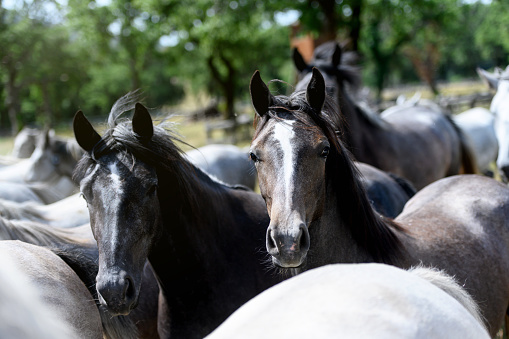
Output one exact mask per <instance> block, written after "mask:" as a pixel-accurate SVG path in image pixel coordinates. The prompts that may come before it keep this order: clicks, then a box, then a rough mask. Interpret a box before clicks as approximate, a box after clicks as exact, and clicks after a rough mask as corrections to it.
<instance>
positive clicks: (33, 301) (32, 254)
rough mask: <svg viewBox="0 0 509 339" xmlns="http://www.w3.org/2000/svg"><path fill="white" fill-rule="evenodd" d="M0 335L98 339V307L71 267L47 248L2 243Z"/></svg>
mask: <svg viewBox="0 0 509 339" xmlns="http://www.w3.org/2000/svg"><path fill="white" fill-rule="evenodd" d="M0 257H1V258H2V264H1V265H0V337H1V338H3V339H17V338H24V339H50V338H51V339H67V338H71V339H72V338H76V339H77V338H97V339H100V338H102V337H103V330H102V326H101V318H100V315H99V311H98V309H97V306H96V304H95V302H94V299H93V297H92V295H91V294H90V292H89V291H88V290H87V288H86V287H85V285H84V284H83V282H82V281H81V280H80V278H79V277H78V276H77V275H76V274H75V273H74V271H72V270H71V268H70V267H69V266H68V265H67V264H66V263H65V262H64V261H63V260H62V259H60V258H59V257H58V256H57V255H55V254H54V253H53V252H51V251H50V250H48V249H46V248H43V247H39V246H34V245H30V244H26V243H23V242H20V241H1V242H0Z"/></svg>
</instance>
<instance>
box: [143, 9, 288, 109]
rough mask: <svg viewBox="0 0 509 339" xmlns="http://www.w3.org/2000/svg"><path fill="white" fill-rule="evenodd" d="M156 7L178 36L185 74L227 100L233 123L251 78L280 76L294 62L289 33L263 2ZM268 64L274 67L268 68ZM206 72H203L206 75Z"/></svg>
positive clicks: (175, 47)
mask: <svg viewBox="0 0 509 339" xmlns="http://www.w3.org/2000/svg"><path fill="white" fill-rule="evenodd" d="M159 6H160V4H159V3H154V4H152V7H151V8H153V9H155V10H156V11H158V12H160V13H162V14H163V15H164V16H165V18H166V20H167V21H166V22H167V24H168V26H169V27H171V31H170V30H169V31H168V32H167V34H177V36H178V44H176V45H175V46H174V47H172V48H173V49H176V50H178V51H180V52H181V53H182V56H181V59H180V62H181V64H180V67H179V71H180V75H181V76H183V77H184V78H187V79H190V80H191V82H193V83H194V86H196V84H200V85H202V86H203V85H206V86H208V88H209V90H210V91H211V92H212V93H221V94H222V96H223V97H224V99H225V106H226V108H225V117H226V118H228V119H233V118H234V116H235V114H236V112H235V99H236V98H237V97H238V95H239V94H241V93H243V94H246V93H247V91H246V90H247V84H248V83H249V79H250V77H251V75H252V73H253V72H254V71H255V70H256V69H257V68H258V67H260V66H261V65H264V68H265V69H264V70H263V71H264V73H265V74H267V73H269V74H270V73H272V74H274V73H277V69H278V68H279V67H280V66H281V65H282V63H284V62H285V61H289V60H290V59H289V55H290V54H289V48H288V31H287V29H286V28H283V27H280V26H278V25H277V24H276V23H275V22H274V19H273V16H272V13H271V12H267V10H266V8H265V7H264V4H263V2H248V1H242V0H240V1H238V2H237V1H225V0H221V1H212V0H200V1H195V2H193V3H185V4H183V3H182V2H180V1H169V2H168V4H167V5H166V6H163V7H159ZM267 65H272V66H271V67H267ZM205 69H206V70H207V71H206V72H204V70H205Z"/></svg>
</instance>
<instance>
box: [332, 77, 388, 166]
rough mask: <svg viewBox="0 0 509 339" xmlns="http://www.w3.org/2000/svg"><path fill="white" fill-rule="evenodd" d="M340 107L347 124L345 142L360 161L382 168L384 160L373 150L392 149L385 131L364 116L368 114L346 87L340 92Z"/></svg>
mask: <svg viewBox="0 0 509 339" xmlns="http://www.w3.org/2000/svg"><path fill="white" fill-rule="evenodd" d="M338 105H339V111H340V114H341V116H342V117H343V118H344V120H346V122H347V126H346V129H345V131H344V133H345V137H344V138H343V139H344V140H343V142H345V143H346V145H347V147H348V149H349V150H350V152H351V153H352V154H353V155H354V156H355V158H356V159H357V160H358V161H361V162H366V163H369V164H371V165H373V166H375V167H380V166H381V163H380V161H381V160H382V159H380V157H379V155H378V153H377V150H374V149H373V145H377V146H378V148H379V149H385V148H387V147H389V148H390V144H388V143H387V142H388V141H389V140H390V138H387V137H386V134H385V133H386V132H385V131H384V129H382V128H380V127H379V126H375V125H374V124H373V123H372V122H370V121H369V119H368V118H367V117H364V116H363V115H364V114H367V113H365V112H361V111H360V110H362V109H363V108H361V107H359V106H357V105H356V104H355V103H354V102H353V100H352V99H351V97H350V96H349V94H348V93H347V92H346V91H345V88H344V87H341V89H340V91H338Z"/></svg>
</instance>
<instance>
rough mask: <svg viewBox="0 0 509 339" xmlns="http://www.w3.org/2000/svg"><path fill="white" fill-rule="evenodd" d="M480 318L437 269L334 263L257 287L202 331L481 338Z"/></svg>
mask: <svg viewBox="0 0 509 339" xmlns="http://www.w3.org/2000/svg"><path fill="white" fill-rule="evenodd" d="M481 319H482V318H481V316H480V312H479V310H478V307H477V305H476V304H475V302H474V301H473V300H472V298H471V297H470V296H469V295H468V293H467V292H465V291H464V290H463V289H462V287H461V286H460V285H459V284H458V283H456V282H455V281H454V279H453V278H451V277H450V276H447V275H446V274H444V273H443V272H440V271H438V270H433V269H429V268H423V267H417V268H413V269H410V270H409V271H405V270H402V269H399V268H396V267H393V266H389V265H383V264H357V265H345V264H335V265H327V266H323V267H320V268H315V269H313V270H310V271H307V272H304V273H302V274H299V275H297V276H295V277H292V278H290V279H288V280H286V281H283V282H282V283H279V284H277V285H276V286H273V287H271V288H270V289H268V290H266V291H264V292H262V293H261V294H260V295H258V296H256V297H255V298H253V299H251V300H250V301H248V302H247V303H246V304H244V305H243V306H242V307H241V308H240V309H238V310H237V311H236V312H235V313H233V314H232V315H231V316H230V317H229V318H228V319H226V321H225V322H224V323H223V324H221V326H219V327H218V328H217V329H216V330H215V331H214V332H212V333H211V334H210V335H209V336H208V337H207V339H220V338H224V339H226V338H237V337H242V338H246V339H247V338H253V339H254V338H387V339H389V338H390V339H395V338H401V339H408V338H416V339H417V338H422V339H427V338H471V339H480V338H486V339H487V338H489V336H488V332H487V331H486V329H485V328H484V327H483V325H482V320H481Z"/></svg>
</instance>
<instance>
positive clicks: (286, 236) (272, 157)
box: [250, 69, 331, 267]
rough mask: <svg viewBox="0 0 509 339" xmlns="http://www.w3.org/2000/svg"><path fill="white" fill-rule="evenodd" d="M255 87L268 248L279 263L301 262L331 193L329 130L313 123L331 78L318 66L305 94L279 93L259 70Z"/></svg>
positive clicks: (254, 153) (254, 150)
mask: <svg viewBox="0 0 509 339" xmlns="http://www.w3.org/2000/svg"><path fill="white" fill-rule="evenodd" d="M250 91H251V100H252V102H253V106H254V108H255V111H256V113H257V115H258V126H257V129H256V132H255V136H254V138H253V141H252V143H251V150H250V157H251V159H252V160H253V161H254V163H255V166H256V169H257V171H258V179H259V185H260V192H261V194H262V196H263V198H264V199H265V202H266V204H267V210H268V213H269V216H270V225H269V227H268V229H267V235H266V246H267V250H268V252H269V254H270V255H271V256H272V261H273V263H274V264H275V265H277V266H280V267H299V266H300V265H302V264H303V263H304V261H305V258H306V254H307V252H308V250H309V247H310V236H309V231H308V228H309V226H310V224H311V223H312V222H313V221H314V220H316V219H317V218H319V217H320V216H321V213H322V211H323V206H324V203H325V196H326V195H325V193H326V182H325V171H326V162H327V157H328V156H329V152H330V149H331V145H330V141H329V139H328V138H327V136H326V135H325V134H324V133H323V131H322V130H321V129H320V128H318V127H317V126H315V125H313V124H312V123H310V120H311V119H312V117H313V116H320V115H322V113H321V110H322V107H323V105H324V102H325V97H326V95H325V81H324V78H323V77H322V75H321V74H320V72H319V71H318V70H317V69H313V71H312V77H311V79H310V81H309V83H308V85H307V88H306V91H305V99H304V95H303V94H302V93H301V94H302V95H299V96H292V97H290V98H288V97H283V96H277V97H275V96H273V95H272V94H271V93H270V91H269V89H268V88H267V86H266V85H265V83H264V82H263V81H262V79H261V77H260V74H259V72H258V71H257V72H255V74H254V75H253V77H252V79H251V85H250ZM300 110H305V112H299V111H300ZM308 114H309V115H308ZM303 164H306V165H305V166H304V165H303Z"/></svg>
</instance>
